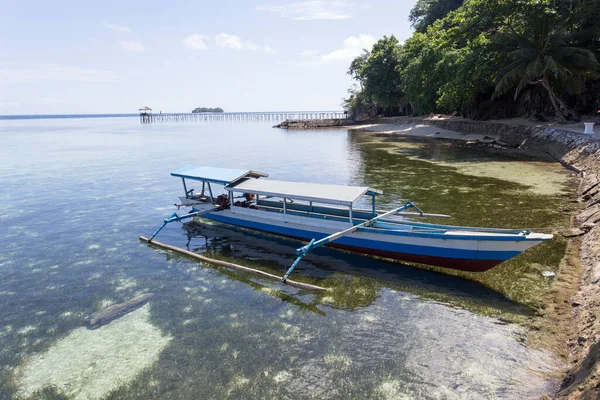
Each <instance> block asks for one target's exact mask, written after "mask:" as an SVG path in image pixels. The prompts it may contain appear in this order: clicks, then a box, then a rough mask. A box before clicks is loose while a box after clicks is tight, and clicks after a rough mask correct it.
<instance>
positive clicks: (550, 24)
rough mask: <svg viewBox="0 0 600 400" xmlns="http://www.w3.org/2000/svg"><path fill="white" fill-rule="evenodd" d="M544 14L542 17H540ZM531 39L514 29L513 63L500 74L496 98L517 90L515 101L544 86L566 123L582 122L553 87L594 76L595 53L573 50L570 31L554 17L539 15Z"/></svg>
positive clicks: (532, 25)
mask: <svg viewBox="0 0 600 400" xmlns="http://www.w3.org/2000/svg"><path fill="white" fill-rule="evenodd" d="M540 14H541V15H540ZM528 22H529V26H528V28H529V31H530V35H528V36H529V37H528V36H525V35H524V34H521V33H517V32H516V31H515V29H513V28H512V26H509V27H510V31H511V36H512V40H511V41H510V46H511V47H512V48H513V49H514V50H512V51H510V52H509V53H508V58H509V60H511V61H510V62H509V63H508V64H507V65H506V66H505V67H504V68H503V69H502V70H501V71H500V73H499V76H498V79H497V81H496V88H495V91H494V97H498V96H500V95H502V94H504V93H506V92H507V91H508V90H510V89H511V88H513V87H515V85H516V89H515V96H514V99H515V100H517V98H518V97H519V95H520V94H521V92H522V91H523V90H524V89H525V88H526V87H527V86H529V85H540V86H542V87H543V88H544V89H546V91H547V93H548V97H549V98H550V102H551V103H552V106H553V107H554V110H555V111H556V116H557V117H558V118H559V119H560V120H561V121H563V122H565V121H567V120H568V119H578V117H577V115H576V113H575V112H574V111H572V110H571V109H570V108H569V107H568V106H567V105H566V104H565V102H564V101H563V100H562V99H561V98H560V96H558V95H557V94H556V92H555V90H554V88H553V84H556V83H558V82H559V81H563V82H566V83H568V81H569V80H573V79H582V78H583V77H585V76H586V75H587V76H592V75H594V74H595V70H596V69H597V66H598V64H597V62H596V59H595V57H594V54H593V53H592V52H591V51H588V50H585V49H582V48H578V47H572V46H569V33H568V32H567V29H566V27H565V26H564V24H563V25H558V24H557V21H556V20H555V19H554V18H553V17H552V16H550V15H548V14H545V13H539V14H537V15H536V16H533V17H530V18H529V19H528Z"/></svg>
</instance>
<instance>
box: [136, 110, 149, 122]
mask: <svg viewBox="0 0 600 400" xmlns="http://www.w3.org/2000/svg"><path fill="white" fill-rule="evenodd" d="M138 111H139V112H140V121H142V122H152V108H150V107H148V106H144V107H140V108H138Z"/></svg>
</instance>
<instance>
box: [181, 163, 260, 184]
mask: <svg viewBox="0 0 600 400" xmlns="http://www.w3.org/2000/svg"><path fill="white" fill-rule="evenodd" d="M171 175H172V176H178V177H180V178H185V179H193V180H196V181H205V182H210V183H216V184H219V185H229V184H233V183H235V182H237V181H239V180H240V179H245V178H260V177H266V176H269V175H268V174H264V173H262V172H257V171H249V170H246V169H230V168H217V167H197V166H195V165H187V166H185V167H183V168H179V169H178V170H177V171H175V172H171Z"/></svg>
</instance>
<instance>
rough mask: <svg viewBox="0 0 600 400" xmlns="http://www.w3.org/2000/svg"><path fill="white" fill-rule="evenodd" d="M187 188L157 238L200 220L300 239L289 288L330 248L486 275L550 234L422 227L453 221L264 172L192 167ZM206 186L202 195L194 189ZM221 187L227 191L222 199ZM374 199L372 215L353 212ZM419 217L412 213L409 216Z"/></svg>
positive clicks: (358, 190)
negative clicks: (307, 259) (310, 256)
mask: <svg viewBox="0 0 600 400" xmlns="http://www.w3.org/2000/svg"><path fill="white" fill-rule="evenodd" d="M171 175H172V176H174V177H177V178H180V179H181V180H182V183H183V189H184V192H185V195H184V196H181V197H179V199H180V201H181V203H180V204H176V206H177V208H178V209H179V207H182V206H183V207H189V208H191V211H190V212H189V213H188V214H184V215H181V216H180V215H178V214H177V213H176V212H174V213H173V214H172V215H171V216H170V217H169V218H167V219H165V220H164V222H163V224H162V226H161V227H160V228H159V229H158V230H157V231H156V232H155V233H154V235H152V237H151V238H150V239H149V241H151V240H152V239H153V238H154V237H155V236H156V234H158V232H160V230H161V229H162V228H163V227H164V226H165V225H167V224H168V223H171V222H175V221H182V220H186V219H190V218H194V217H201V218H206V219H209V220H213V221H218V222H222V223H226V224H230V225H234V226H239V227H244V228H249V229H254V230H258V231H263V232H268V233H271V234H277V235H282V236H287V237H291V238H296V239H299V240H303V241H308V242H309V243H308V244H307V245H305V246H303V247H300V248H299V249H297V250H296V253H297V256H298V257H297V259H296V260H295V261H294V263H293V264H292V266H291V267H290V268H289V270H288V271H287V272H286V274H285V275H284V277H283V281H284V282H285V280H286V279H287V277H288V276H289V275H290V274H291V273H292V271H293V270H294V268H295V267H296V265H298V263H299V262H300V260H301V259H302V257H304V256H305V255H306V254H307V253H308V252H309V251H310V250H311V249H315V248H317V247H320V246H323V245H327V246H331V247H337V248H341V249H345V250H350V251H354V252H358V253H364V254H371V255H375V256H380V257H385V258H391V259H396V260H403V261H409V262H417V263H422V264H429V265H435V266H440V267H446V268H451V269H457V270H463V271H472V272H483V271H487V270H488V269H490V268H492V267H494V266H496V265H498V264H500V263H502V262H504V261H506V260H508V259H510V258H512V257H514V256H516V255H518V254H520V253H522V252H523V251H525V250H527V249H529V248H530V247H533V246H535V245H537V244H540V243H542V242H545V241H548V240H551V239H552V237H553V236H552V235H550V234H542V233H533V232H530V231H529V230H513V229H495V228H475V227H464V226H451V225H437V224H430V223H420V222H414V221H412V220H411V219H408V218H411V217H442V218H444V217H446V218H449V216H447V215H441V214H427V213H424V212H423V211H422V210H421V209H419V208H418V207H417V206H416V205H415V204H414V203H412V202H410V201H406V202H405V203H404V204H402V205H401V206H399V207H397V208H394V209H393V210H390V211H378V210H377V208H376V198H377V196H378V195H380V194H382V192H381V191H379V190H376V189H371V188H368V187H360V186H342V185H325V184H317V183H301V182H286V181H277V180H271V179H264V178H266V177H268V175H267V174H264V173H262V172H256V171H248V170H239V169H227V168H213V167H197V166H186V167H183V168H181V169H179V170H177V171H175V172H172V173H171ZM190 181H192V182H200V183H201V184H202V187H201V189H200V190H199V193H197V192H196V190H195V189H194V188H192V189H188V186H189V184H190ZM213 185H215V186H219V187H221V190H220V192H221V193H220V194H218V195H216V192H215V189H216V188H213ZM365 196H367V199H368V198H370V202H371V208H370V209H358V208H356V209H355V208H353V206H354V205H355V204H356V203H357V202H359V200H361V199H362V198H364V197H365ZM410 209H414V210H416V211H414V212H410V211H408V210H410Z"/></svg>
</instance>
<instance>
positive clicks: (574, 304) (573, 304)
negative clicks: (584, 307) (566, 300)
mask: <svg viewBox="0 0 600 400" xmlns="http://www.w3.org/2000/svg"><path fill="white" fill-rule="evenodd" d="M580 305H581V303H580V302H578V301H574V302H572V303H571V307H579V306H580Z"/></svg>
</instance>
